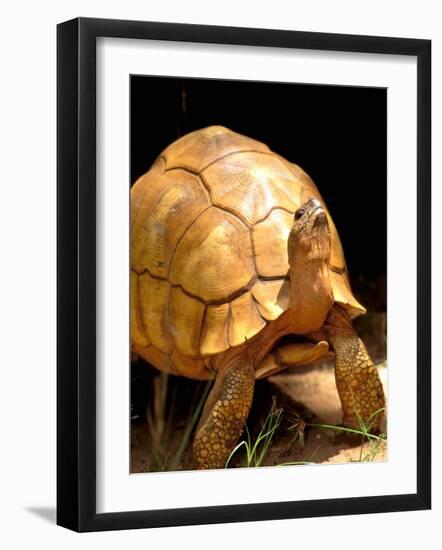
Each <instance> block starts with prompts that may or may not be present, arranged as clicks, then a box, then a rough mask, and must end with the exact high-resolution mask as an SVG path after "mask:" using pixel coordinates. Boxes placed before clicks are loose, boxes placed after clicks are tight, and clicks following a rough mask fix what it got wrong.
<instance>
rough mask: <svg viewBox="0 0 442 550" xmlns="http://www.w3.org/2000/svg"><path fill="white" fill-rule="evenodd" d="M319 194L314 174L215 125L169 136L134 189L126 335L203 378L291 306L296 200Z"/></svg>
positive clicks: (334, 258)
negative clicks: (290, 247)
mask: <svg viewBox="0 0 442 550" xmlns="http://www.w3.org/2000/svg"><path fill="white" fill-rule="evenodd" d="M312 197H315V198H318V199H319V200H320V201H321V202H322V204H324V201H323V199H322V197H321V196H320V194H319V191H318V189H317V187H316V186H315V184H314V183H313V181H312V180H311V179H310V177H309V176H308V175H307V174H306V173H305V172H304V171H303V170H302V169H301V168H300V167H299V166H297V165H295V164H292V163H290V162H288V161H287V160H285V159H284V158H282V157H281V156H279V155H277V154H275V153H274V152H272V151H271V150H270V149H269V148H268V147H267V146H266V145H264V144H263V143H260V142H259V141H255V140H254V139H251V138H248V137H245V136H243V135H240V134H237V133H235V132H233V131H231V130H229V129H227V128H224V127H221V126H211V127H208V128H204V129H202V130H198V131H195V132H192V133H190V134H187V135H185V136H184V137H182V138H180V139H179V140H177V141H176V142H174V143H172V144H171V145H170V146H169V147H167V148H166V149H165V150H164V151H163V153H162V154H161V155H160V156H159V157H158V159H157V160H156V161H155V162H154V164H153V166H152V167H151V169H150V170H149V171H148V172H147V173H146V174H145V175H143V176H142V177H140V178H139V179H138V181H137V182H136V183H135V185H134V186H133V188H132V191H131V233H132V243H131V299H132V314H131V338H132V345H133V348H134V350H135V351H136V352H137V353H140V354H141V355H142V356H143V357H144V358H145V359H146V360H148V361H149V362H151V363H152V364H153V365H154V366H156V367H157V368H160V369H162V370H166V371H168V372H173V373H175V374H183V375H185V376H189V377H191V378H205V377H207V376H206V374H207V372H206V368H205V367H206V366H207V364H208V362H207V358H208V357H211V356H214V355H216V354H219V353H222V352H224V351H226V350H227V349H229V348H230V347H235V346H239V345H241V344H244V342H247V341H248V340H250V339H251V338H253V337H254V336H256V335H257V334H258V333H259V332H260V331H261V330H262V329H263V328H264V327H265V326H266V325H268V324H269V323H271V322H272V321H274V320H275V319H277V318H278V317H279V316H280V315H281V314H282V313H283V312H284V311H286V310H287V309H288V307H289V296H290V279H289V264H288V258H287V238H288V235H289V232H290V229H291V227H292V225H293V216H294V213H295V211H296V210H297V209H298V208H299V206H301V204H303V203H304V202H306V201H307V200H308V199H309V198H312ZM326 212H327V216H328V218H329V223H330V228H331V234H332V253H331V265H330V276H331V280H332V288H333V295H334V300H335V301H336V302H338V303H340V304H342V305H343V306H344V307H346V308H347V310H348V311H349V313H350V315H351V316H352V317H355V316H356V315H358V314H360V313H363V312H365V309H364V308H363V307H362V306H361V305H360V304H359V303H358V302H357V301H356V299H355V298H354V297H353V294H352V291H351V288H350V285H349V281H348V275H347V270H346V265H345V259H344V254H343V250H342V246H341V242H340V240H339V236H338V233H337V231H336V227H335V225H334V223H333V220H332V219H331V217H330V215H329V213H328V211H327V210H326Z"/></svg>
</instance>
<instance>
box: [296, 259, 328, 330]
mask: <svg viewBox="0 0 442 550" xmlns="http://www.w3.org/2000/svg"><path fill="white" fill-rule="evenodd" d="M329 263H330V260H329V258H327V259H315V260H310V261H305V262H302V261H300V262H295V263H294V264H292V265H291V266H290V286H291V297H290V298H291V299H290V303H291V306H290V310H291V311H292V319H293V324H294V330H296V332H297V333H309V332H314V331H315V330H319V329H320V328H321V327H322V325H323V324H324V321H325V319H326V317H327V313H328V312H329V310H330V308H331V306H332V304H333V291H332V286H331V281H330V273H329Z"/></svg>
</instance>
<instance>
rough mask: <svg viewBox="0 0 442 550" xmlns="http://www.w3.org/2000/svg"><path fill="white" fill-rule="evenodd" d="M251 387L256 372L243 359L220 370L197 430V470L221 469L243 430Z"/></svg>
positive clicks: (233, 361) (250, 400)
mask: <svg viewBox="0 0 442 550" xmlns="http://www.w3.org/2000/svg"><path fill="white" fill-rule="evenodd" d="M254 386H255V370H254V368H253V365H252V363H251V361H249V360H248V359H246V358H236V359H234V360H232V362H231V363H229V364H227V365H226V366H225V367H224V368H223V369H221V370H220V372H219V373H218V376H217V378H216V381H215V385H214V387H213V389H212V391H211V392H210V394H209V396H208V398H207V401H206V404H205V405H204V409H203V413H202V416H201V420H200V421H199V424H198V427H197V430H196V435H195V440H194V443H193V459H194V463H195V466H196V468H197V469H199V470H202V469H211V468H223V467H224V465H225V463H226V461H227V459H228V457H229V455H230V453H231V452H232V450H233V449H234V447H235V445H236V443H237V441H238V439H239V436H240V435H241V433H242V431H243V429H244V423H245V421H246V418H247V416H248V414H249V411H250V407H251V405H252V399H253V390H254Z"/></svg>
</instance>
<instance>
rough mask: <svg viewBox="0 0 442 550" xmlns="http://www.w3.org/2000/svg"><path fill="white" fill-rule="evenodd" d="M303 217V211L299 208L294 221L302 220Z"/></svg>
mask: <svg viewBox="0 0 442 550" xmlns="http://www.w3.org/2000/svg"><path fill="white" fill-rule="evenodd" d="M303 215H304V209H303V208H300V209H299V210H297V211H296V213H295V220H299V218H302V216H303Z"/></svg>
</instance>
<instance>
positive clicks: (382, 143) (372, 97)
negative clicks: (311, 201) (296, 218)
mask: <svg viewBox="0 0 442 550" xmlns="http://www.w3.org/2000/svg"><path fill="white" fill-rule="evenodd" d="M386 115H387V94H386V90H385V89H379V88H361V87H344V86H323V85H306V84H292V83H289V84H286V83H266V82H264V83H263V82H243V81H219V80H205V79H183V78H169V77H146V76H132V77H131V129H130V131H131V183H134V182H135V180H136V179H137V178H138V177H139V176H140V175H142V174H143V173H145V172H146V171H147V170H148V169H149V167H150V165H151V164H152V163H153V161H154V160H155V158H156V157H157V156H158V155H159V154H160V153H161V151H162V150H163V149H164V148H165V147H166V146H167V145H169V144H170V143H171V142H173V141H174V140H176V139H177V138H178V137H180V136H182V135H184V134H186V133H188V132H191V131H193V130H196V129H199V128H202V127H205V126H210V125H212V124H220V125H223V126H227V127H228V128H230V129H232V130H234V131H236V132H239V133H242V134H245V135H247V136H250V137H252V138H254V139H257V140H259V141H262V142H264V143H265V144H267V145H268V146H269V147H270V148H271V149H272V150H274V151H275V152H277V153H279V154H280V155H282V156H283V157H285V158H286V159H288V160H290V161H291V162H295V163H296V164H299V165H300V166H301V167H302V168H303V169H304V170H305V171H306V172H307V173H308V174H309V175H310V176H311V177H312V178H313V180H314V181H315V183H316V185H317V186H318V188H319V190H320V192H321V194H322V196H323V197H324V200H325V202H326V204H327V206H328V208H329V210H330V212H331V214H332V216H333V219H334V222H335V224H336V227H337V228H338V232H339V235H340V237H341V240H342V244H343V247H344V251H345V256H346V261H347V266H348V268H349V271H350V275H351V281H352V286H353V289H354V291H355V294H356V295H357V296H358V297H359V298H360V299H361V301H362V303H364V305H365V306H366V307H367V308H368V309H369V310H370V309H371V310H378V311H385V308H386V296H385V280H386V246H387V235H386V224H387V212H386V206H387V204H386V152H387V151H386V137H387V136H386ZM367 302H368V303H367Z"/></svg>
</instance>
